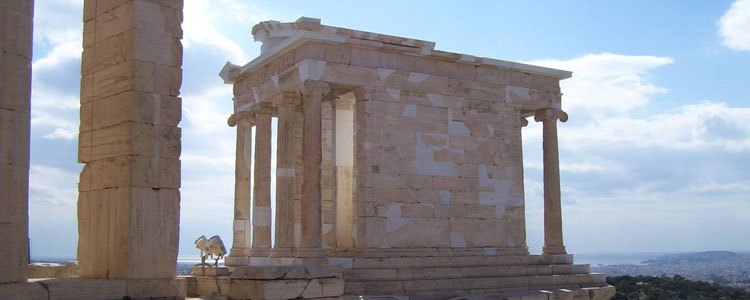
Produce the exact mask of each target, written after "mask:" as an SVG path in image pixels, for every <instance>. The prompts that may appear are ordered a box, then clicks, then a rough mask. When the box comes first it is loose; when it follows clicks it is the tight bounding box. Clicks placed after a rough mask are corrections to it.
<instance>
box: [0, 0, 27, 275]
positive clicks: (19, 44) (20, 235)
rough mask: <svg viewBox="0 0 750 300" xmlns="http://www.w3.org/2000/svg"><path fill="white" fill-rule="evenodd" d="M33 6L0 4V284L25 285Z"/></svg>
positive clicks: (16, 1) (13, 0)
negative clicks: (22, 283)
mask: <svg viewBox="0 0 750 300" xmlns="http://www.w3.org/2000/svg"><path fill="white" fill-rule="evenodd" d="M33 11H34V2H33V1H31V0H9V1H2V2H0V244H1V245H5V248H4V249H5V251H6V252H4V253H3V258H2V259H0V270H2V271H1V272H0V283H12V282H26V275H27V271H26V265H27V264H28V263H29V242H28V238H29V214H28V192H29V125H30V119H29V110H30V97H31V41H32V19H33V14H34V12H33Z"/></svg>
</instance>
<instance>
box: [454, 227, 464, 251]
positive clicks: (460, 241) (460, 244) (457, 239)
mask: <svg viewBox="0 0 750 300" xmlns="http://www.w3.org/2000/svg"><path fill="white" fill-rule="evenodd" d="M451 248H466V240H464V237H463V236H462V235H461V234H460V233H458V232H455V231H451Z"/></svg>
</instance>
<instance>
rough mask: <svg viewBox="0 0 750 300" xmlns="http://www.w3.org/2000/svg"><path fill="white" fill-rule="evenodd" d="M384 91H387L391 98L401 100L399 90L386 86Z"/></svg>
mask: <svg viewBox="0 0 750 300" xmlns="http://www.w3.org/2000/svg"><path fill="white" fill-rule="evenodd" d="M385 91H386V92H387V93H388V95H390V96H391V98H393V99H396V100H401V90H399V89H388V88H386V89H385Z"/></svg>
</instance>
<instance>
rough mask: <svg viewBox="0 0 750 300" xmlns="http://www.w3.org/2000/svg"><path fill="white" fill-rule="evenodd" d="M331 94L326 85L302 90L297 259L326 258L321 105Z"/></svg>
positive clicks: (308, 86) (312, 84)
mask: <svg viewBox="0 0 750 300" xmlns="http://www.w3.org/2000/svg"><path fill="white" fill-rule="evenodd" d="M329 91H330V87H329V86H328V84H326V83H324V82H310V81H308V82H306V83H305V86H304V88H303V89H302V96H303V98H302V115H303V119H304V121H303V122H304V128H303V135H302V142H303V144H302V160H303V166H304V181H303V183H302V203H301V204H302V216H301V223H302V229H301V231H302V237H301V240H300V249H298V251H297V256H298V257H323V256H325V251H324V250H323V235H322V231H323V230H322V225H323V224H322V216H321V214H322V202H321V194H320V179H321V176H320V172H321V170H320V166H321V161H322V136H321V134H322V128H321V125H322V120H321V118H322V116H321V102H322V100H323V96H324V95H325V94H327V93H328V92H329Z"/></svg>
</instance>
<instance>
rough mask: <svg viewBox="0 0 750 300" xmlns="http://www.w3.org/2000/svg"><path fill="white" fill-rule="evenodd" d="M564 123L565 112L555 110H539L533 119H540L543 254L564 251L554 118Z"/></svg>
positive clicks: (555, 120) (558, 160)
mask: <svg viewBox="0 0 750 300" xmlns="http://www.w3.org/2000/svg"><path fill="white" fill-rule="evenodd" d="M558 119H559V120H560V121H562V122H565V121H567V120H568V114H566V113H565V112H563V111H562V110H558V109H551V108H547V109H541V110H538V111H537V112H536V114H535V115H534V120H535V121H537V122H542V150H543V154H542V155H543V157H544V158H543V162H544V247H543V250H542V252H543V253H544V254H566V252H565V246H564V245H563V234H562V203H561V198H560V158H559V154H558V150H557V120H558Z"/></svg>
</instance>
